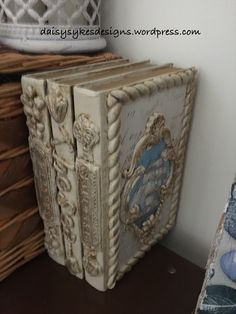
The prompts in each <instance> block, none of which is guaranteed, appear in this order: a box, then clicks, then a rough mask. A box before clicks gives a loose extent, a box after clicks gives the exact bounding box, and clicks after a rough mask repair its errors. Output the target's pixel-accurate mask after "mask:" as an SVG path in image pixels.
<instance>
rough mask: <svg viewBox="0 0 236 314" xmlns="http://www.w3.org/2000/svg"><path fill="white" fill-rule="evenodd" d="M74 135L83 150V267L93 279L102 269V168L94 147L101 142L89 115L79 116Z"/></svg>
mask: <svg viewBox="0 0 236 314" xmlns="http://www.w3.org/2000/svg"><path fill="white" fill-rule="evenodd" d="M74 136H75V137H76V139H77V140H78V141H79V143H80V144H81V146H82V148H83V154H82V156H81V158H78V159H77V162H76V172H77V177H78V187H79V204H80V213H81V227H82V243H83V251H84V256H83V266H84V268H85V270H86V272H87V273H88V274H89V275H90V276H98V275H99V274H100V273H101V271H102V269H101V266H100V265H99V263H98V261H97V250H98V249H99V245H100V239H99V230H98V229H99V228H98V225H99V222H98V212H99V197H100V192H99V178H100V174H99V167H97V166H96V165H94V163H93V162H94V156H93V148H94V146H95V145H96V144H98V143H99V140H100V134H99V130H98V128H97V127H96V126H95V124H94V123H93V121H92V120H91V118H90V116H89V115H88V114H80V115H79V117H78V118H77V120H76V121H75V123H74Z"/></svg>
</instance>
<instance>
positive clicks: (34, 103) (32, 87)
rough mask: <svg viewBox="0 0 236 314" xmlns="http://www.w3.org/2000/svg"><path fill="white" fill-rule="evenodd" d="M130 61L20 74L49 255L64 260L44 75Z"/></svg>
mask: <svg viewBox="0 0 236 314" xmlns="http://www.w3.org/2000/svg"><path fill="white" fill-rule="evenodd" d="M122 64H129V61H128V60H127V59H119V60H114V61H110V62H101V63H97V64H92V65H83V66H77V67H70V68H65V69H61V70H54V71H50V72H43V73H37V74H32V75H25V76H24V77H23V78H22V89H23V95H22V97H21V99H22V103H23V104H24V111H25V114H26V116H27V125H28V128H29V133H30V136H29V145H30V151H31V157H32V161H33V168H34V174H35V186H36V193H37V199H38V205H39V211H40V215H41V217H42V219H43V222H44V230H45V246H46V248H47V251H48V253H49V255H50V256H51V257H52V258H53V259H54V260H55V261H56V262H58V263H60V264H63V265H64V264H65V262H66V261H65V251H64V240H63V236H62V229H61V217H60V216H61V215H60V208H59V206H58V202H57V188H56V172H55V168H54V167H53V163H54V161H53V156H52V154H53V147H52V145H51V144H52V132H51V120H50V116H49V112H48V108H47V103H46V92H47V85H46V79H48V78H54V79H56V78H59V77H62V76H66V75H69V74H73V73H78V72H81V73H84V72H86V71H89V70H90V71H91V70H94V71H95V70H96V69H101V68H104V67H112V66H114V67H117V66H118V65H122Z"/></svg>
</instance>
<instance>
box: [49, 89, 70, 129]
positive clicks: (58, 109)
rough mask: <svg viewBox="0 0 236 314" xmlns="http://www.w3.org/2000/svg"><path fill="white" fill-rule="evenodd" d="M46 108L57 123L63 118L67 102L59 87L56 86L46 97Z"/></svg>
mask: <svg viewBox="0 0 236 314" xmlns="http://www.w3.org/2000/svg"><path fill="white" fill-rule="evenodd" d="M47 105H48V110H49V112H50V114H51V116H52V117H53V119H54V120H55V121H56V122H57V123H62V122H63V121H64V120H65V117H66V113H67V109H68V102H67V100H66V98H65V97H64V95H63V93H62V91H61V90H60V88H58V87H56V88H55V90H54V92H53V93H51V94H50V95H49V96H48V97H47Z"/></svg>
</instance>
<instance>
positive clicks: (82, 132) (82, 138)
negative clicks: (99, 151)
mask: <svg viewBox="0 0 236 314" xmlns="http://www.w3.org/2000/svg"><path fill="white" fill-rule="evenodd" d="M74 136H75V138H76V139H77V140H78V141H79V142H80V143H81V145H82V147H83V152H84V159H86V160H90V161H92V160H93V154H92V150H93V147H94V146H95V145H96V144H97V143H99V140H100V134H99V130H98V128H97V127H96V125H95V124H94V123H93V121H92V120H91V118H90V116H89V115H88V114H85V113H82V114H80V115H79V117H78V118H77V120H76V121H75V123H74Z"/></svg>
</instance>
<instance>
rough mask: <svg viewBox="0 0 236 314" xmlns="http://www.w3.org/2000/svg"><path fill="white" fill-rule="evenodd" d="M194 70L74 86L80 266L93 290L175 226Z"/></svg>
mask: <svg viewBox="0 0 236 314" xmlns="http://www.w3.org/2000/svg"><path fill="white" fill-rule="evenodd" d="M195 74H196V71H195V69H187V70H179V69H176V68H167V69H162V70H161V69H152V70H149V71H148V70H147V71H146V72H145V71H143V73H139V75H137V74H136V75H135V74H134V75H130V76H124V77H123V78H115V79H113V80H110V82H102V83H101V82H100V83H99V82H98V83H93V84H88V85H87V86H84V87H83V88H82V87H75V89H74V104H75V123H74V130H73V132H74V136H75V138H76V139H77V161H76V169H77V180H78V199H79V204H80V205H79V208H80V215H81V224H82V227H81V228H82V243H83V248H84V257H83V265H84V269H85V277H86V280H87V281H88V282H89V283H90V284H91V285H92V286H94V287H95V288H96V289H98V290H101V291H104V290H106V289H107V288H113V287H114V285H115V283H116V281H117V280H118V279H120V278H121V277H122V276H123V275H124V273H125V272H127V271H128V270H130V269H131V267H132V266H133V265H134V264H135V263H136V262H137V261H138V260H139V259H140V258H141V257H143V256H144V254H145V252H146V251H148V250H149V249H150V247H151V246H152V245H153V244H155V243H156V242H157V241H158V240H160V239H161V238H162V237H163V236H164V235H165V234H166V233H167V232H168V231H169V230H170V229H171V228H172V227H173V226H174V223H175V219H176V214H177V208H178V201H179V195H180V189H181V181H182V175H183V169H184V157H185V152H186V145H187V139H188V134H189V129H190V122H191V116H192V108H193V100H194V95H195Z"/></svg>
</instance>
